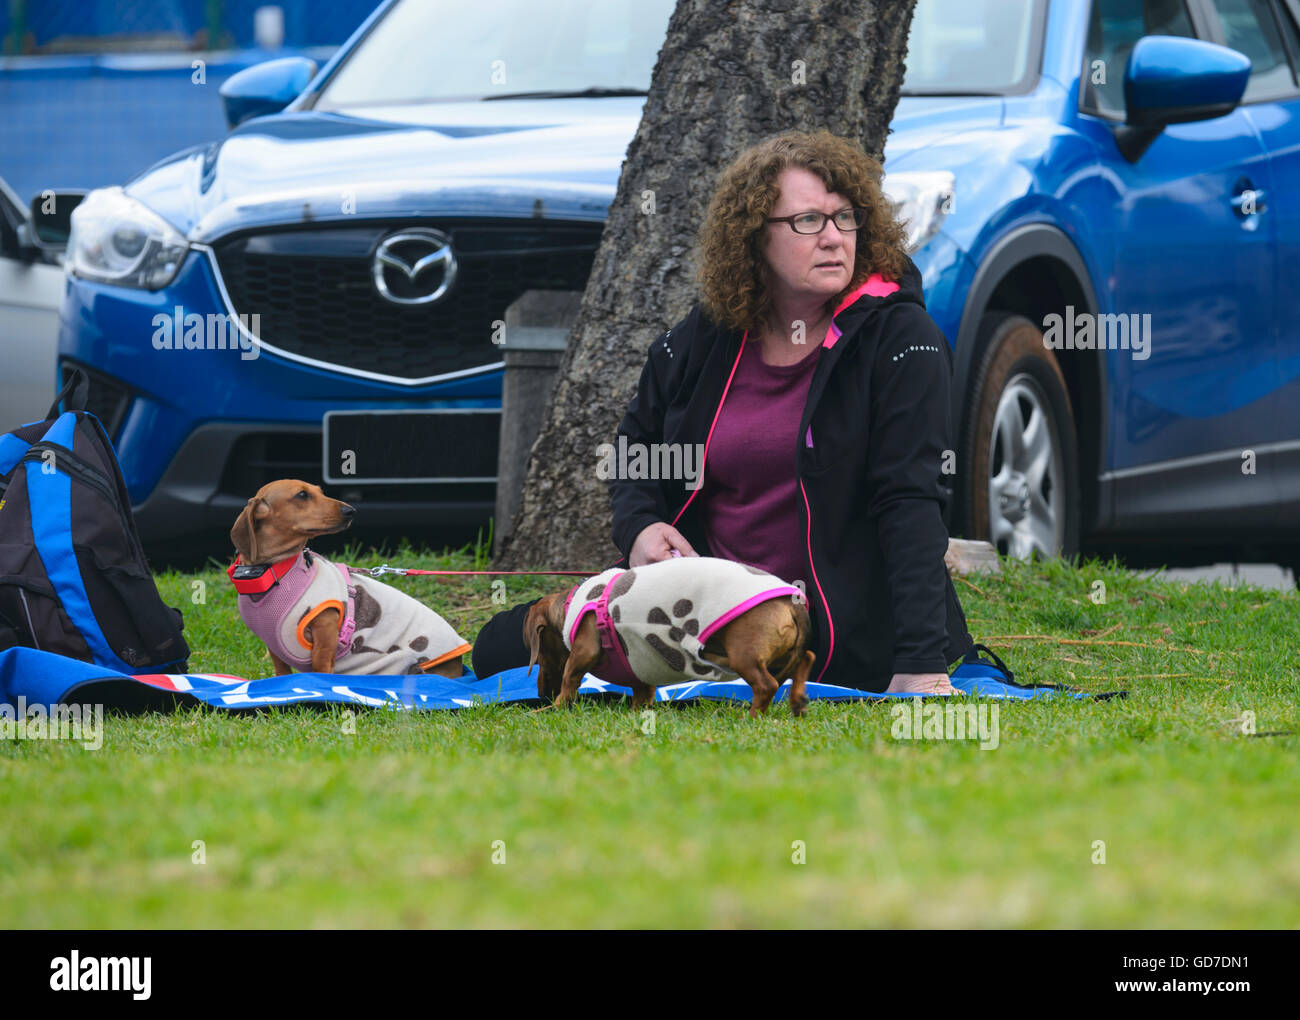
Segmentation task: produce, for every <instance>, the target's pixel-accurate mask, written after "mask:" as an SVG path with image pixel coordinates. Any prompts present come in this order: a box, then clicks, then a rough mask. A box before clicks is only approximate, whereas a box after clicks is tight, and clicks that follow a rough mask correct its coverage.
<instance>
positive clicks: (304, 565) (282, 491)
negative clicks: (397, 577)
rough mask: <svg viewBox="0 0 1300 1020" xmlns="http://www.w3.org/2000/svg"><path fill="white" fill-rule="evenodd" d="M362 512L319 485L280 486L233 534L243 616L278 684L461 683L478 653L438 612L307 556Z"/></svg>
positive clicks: (259, 500) (256, 502)
mask: <svg viewBox="0 0 1300 1020" xmlns="http://www.w3.org/2000/svg"><path fill="white" fill-rule="evenodd" d="M355 514H356V510H355V509H353V508H352V507H351V506H349V505H348V504H347V503H344V502H341V501H340V500H337V499H330V498H329V497H328V496H326V495H325V494H324V493H323V492H321V490H320V489H319V488H318V487H317V486H315V485H312V484H311V483H310V482H303V481H299V480H298V479H295V478H284V479H281V480H279V481H276V482H270V483H268V484H267V485H264V486H262V488H261V489H259V490H258V493H257V495H256V496H254V497H253V498H252V499H250V500H249V501H248V505H247V506H245V507H244V509H243V510H242V511H241V512H240V514H239V517H238V518H237V519H236V521H235V526H234V527H233V528H232V529H231V531H230V540H231V542H233V543H234V546H235V549H236V550H237V551H238V552H239V557H238V559H237V560H236V562H235V563H234V564H233V565H232V566H231V567H230V569H229V570H228V571H227V572H228V573H229V574H230V578H231V580H232V581H233V582H234V584H235V587H236V589H237V590H238V591H239V615H240V616H241V617H242V618H243V620H244V623H245V624H247V626H248V627H249V629H250V630H252V631H253V632H254V633H255V634H257V636H258V637H260V638H261V639H262V640H263V642H264V643H265V644H266V649H267V653H268V654H269V655H270V656H271V661H272V663H273V664H274V666H275V672H276V675H277V676H284V675H285V674H287V673H291V672H293V669H294V668H295V667H296V668H298V669H299V670H308V669H310V670H311V672H313V673H334V672H336V671H337V672H340V673H352V674H384V673H407V672H410V673H423V672H432V673H437V674H439V675H440V676H446V677H458V676H461V675H463V674H464V672H465V669H464V666H463V665H462V663H461V657H462V656H463V655H464V654H465V653H466V652H468V651H469V650H470V648H471V646H470V644H469V643H468V642H467V641H465V640H464V639H463V638H461V637H460V636H459V635H458V634H457V633H456V632H455V631H454V630H453V629H452V628H451V626H450V625H448V623H447V622H446V621H445V620H444V619H443V618H442V617H441V616H439V615H438V614H437V613H435V612H434V611H433V610H432V609H430V608H429V607H428V606H425V605H424V604H423V603H421V602H418V601H417V600H416V599H413V598H412V597H411V596H409V595H407V594H406V593H404V592H400V591H398V590H397V589H396V588H390V587H389V586H388V585H386V584H383V583H382V582H380V581H378V580H375V579H374V578H372V577H370V576H368V575H366V574H360V573H356V574H354V573H350V572H349V571H348V568H347V567H344V566H341V565H340V564H335V563H331V562H330V561H329V560H327V559H325V558H324V557H323V556H321V555H319V554H318V553H313V552H311V551H310V550H309V549H308V548H307V543H308V541H310V540H311V539H312V538H315V537H316V536H317V535H330V534H334V533H335V532H339V531H343V530H344V529H346V528H348V527H349V526H350V525H351V524H352V519H353V517H354V515H355Z"/></svg>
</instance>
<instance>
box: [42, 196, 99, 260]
mask: <svg viewBox="0 0 1300 1020" xmlns="http://www.w3.org/2000/svg"><path fill="white" fill-rule="evenodd" d="M87 194H88V192H86V191H85V190H83V189H73V188H69V189H68V190H66V191H46V192H42V193H41V194H39V195H37V196H36V197H35V198H33V199H32V201H31V205H30V206H29V209H30V210H31V219H30V220H29V221H28V225H29V232H30V238H31V240H32V241H33V242H34V243H35V245H36V247H37V248H40V249H41V250H42V251H55V252H58V251H63V250H64V249H65V248H66V247H67V246H68V235H69V234H70V233H71V232H72V210H73V209H75V208H77V206H79V205H81V200H82V199H83V198H85V197H86V195H87Z"/></svg>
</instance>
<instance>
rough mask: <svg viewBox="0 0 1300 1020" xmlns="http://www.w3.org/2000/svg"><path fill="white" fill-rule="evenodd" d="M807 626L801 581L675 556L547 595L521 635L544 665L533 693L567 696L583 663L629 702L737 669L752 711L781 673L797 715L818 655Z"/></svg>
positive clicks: (560, 701)
mask: <svg viewBox="0 0 1300 1020" xmlns="http://www.w3.org/2000/svg"><path fill="white" fill-rule="evenodd" d="M810 632H811V626H810V621H809V618H808V608H807V605H806V604H805V601H804V599H803V597H802V592H801V591H800V589H798V588H796V587H794V586H793V585H788V584H786V583H785V582H783V581H781V580H780V579H779V578H777V577H774V576H772V575H771V574H767V573H765V572H764V571H761V570H757V569H755V568H753V567H747V566H744V565H743V564H739V563H732V562H730V561H728V560H721V559H714V558H710V557H681V558H678V559H671V560H665V561H663V562H660V563H651V564H647V565H646V566H641V567H636V568H634V569H630V570H623V569H621V568H617V567H616V568H613V569H611V570H607V571H605V572H604V573H602V574H599V575H598V576H596V577H593V578H590V579H589V580H587V581H584V582H582V583H581V584H578V585H575V586H574V587H573V588H572V589H570V590H569V591H568V592H556V593H555V594H552V595H547V596H545V597H543V598H542V599H540V600H539V601H538V602H537V603H536V604H534V605H533V607H532V608H531V609H530V610H529V611H528V616H527V618H526V619H525V622H524V644H525V645H526V646H527V647H528V649H529V652H530V656H531V657H530V661H529V666H530V667H531V666H533V665H535V664H539V665H540V668H539V669H538V674H537V694H538V697H540V698H541V699H542V700H543V701H551V700H553V701H554V703H555V705H557V706H561V707H562V706H567V705H569V704H570V703H571V702H572V701H573V699H574V698H575V697H576V696H577V693H578V685H579V684H580V683H581V681H582V676H583V674H584V673H593V674H595V675H596V676H598V677H600V679H602V680H605V681H607V682H609V683H615V684H619V685H621V686H626V687H631V688H632V695H633V697H632V707H633V708H634V709H637V708H641V707H643V706H644V705H646V704H647V703H648V702H649V701H650V699H651V697H653V694H654V688H655V687H659V686H662V685H664V684H670V683H681V682H682V681H684V680H728V679H734V677H735V676H736V675H737V674H739V675H740V676H741V677H743V678H744V679H745V681H746V682H747V683H748V684H749V686H750V688H751V690H752V691H753V701H752V703H751V705H750V710H749V714H750V715H751V716H757V715H758V714H759V713H765V712H766V711H767V709H768V707H769V706H770V705H771V704H772V698H773V696H774V695H775V694H776V691H777V688H778V687H780V680H782V679H785V678H786V677H791V678H793V683H792V684H791V687H790V711H791V712H792V713H793V714H794V715H802V714H803V713H804V710H805V709H806V708H807V707H808V695H807V690H806V684H807V681H808V674H809V673H810V672H811V670H812V667H813V663H814V661H816V658H817V657H816V655H815V654H814V653H813V652H812V650H811V649H809V648H808V644H809V635H810ZM778 678H780V679H778Z"/></svg>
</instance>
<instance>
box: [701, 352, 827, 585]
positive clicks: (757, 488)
mask: <svg viewBox="0 0 1300 1020" xmlns="http://www.w3.org/2000/svg"><path fill="white" fill-rule="evenodd" d="M820 354H821V346H820V345H817V346H815V347H813V349H812V350H811V351H810V352H809V353H808V356H807V357H805V358H804V359H803V360H802V361H800V362H798V363H797V364H794V365H768V364H765V363H764V362H763V356H762V347H761V346H760V345H759V342H758V341H756V340H755V341H751V340H746V341H745V346H744V353H742V354H741V356H740V364H739V365H738V366H737V367H736V373H735V375H734V376H732V379H731V385H730V386H729V387H728V389H727V393H726V397H725V398H724V399H723V402H722V410H721V412H720V413H719V414H718V419H717V422H716V424H715V425H714V427H713V435H712V437H711V438H710V439H709V447H708V456H707V458H706V460H705V462H704V484H703V486H702V487H701V488H702V490H703V491H701V493H700V498H701V502H702V504H703V506H702V507H701V510H702V512H703V518H704V529H705V536H706V537H707V539H708V542H709V548H710V549H711V550H712V552H713V555H714V556H720V557H722V558H723V559H728V560H734V561H735V562H737V563H748V564H750V565H751V566H755V567H760V568H761V569H763V570H766V571H768V572H770V573H773V574H775V575H776V576H777V577H779V578H781V579H782V580H784V581H791V582H793V581H803V582H804V583H805V584H807V583H808V582H809V581H810V580H811V579H810V578H806V577H804V574H805V573H807V570H808V568H807V565H806V564H807V553H806V550H805V548H804V545H805V543H804V536H803V535H801V534H800V533H799V512H798V502H797V501H798V499H799V480H798V477H797V475H796V465H795V454H796V450H797V448H798V441H799V438H798V432H799V422H800V420H801V419H802V417H803V409H804V404H805V403H806V402H807V399H808V386H809V384H810V383H811V382H812V376H813V370H814V369H815V368H816V367H817V360H818V358H819V357H820Z"/></svg>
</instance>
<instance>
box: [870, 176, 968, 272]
mask: <svg viewBox="0 0 1300 1020" xmlns="http://www.w3.org/2000/svg"><path fill="white" fill-rule="evenodd" d="M956 187H957V178H956V177H955V176H953V174H951V173H949V172H948V171H947V170H929V171H922V170H917V171H903V172H902V173H896V174H885V179H884V181H883V183H882V184H881V189H882V190H883V191H884V193H885V197H886V198H887V199H889V201H890V202H892V203H893V205H894V215H895V216H896V217H897V219H898V220H899V221H900V222H902V223H903V225H904V226H905V227H906V228H907V250H908V251H909V252H914V251H916V250H917V249H919V248H920V247H921V246H922V245H923V244H925V242H926V241H928V240H930V238H932V237H934V235H935V234H937V233H938V232H939V227H940V226H941V225H942V223H943V221H944V219H945V218H947V216H948V214H949V213H950V212H952V206H953V196H954V194H955V192H956Z"/></svg>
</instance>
